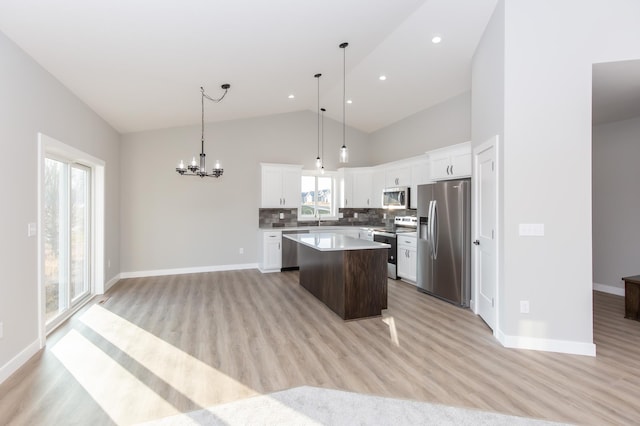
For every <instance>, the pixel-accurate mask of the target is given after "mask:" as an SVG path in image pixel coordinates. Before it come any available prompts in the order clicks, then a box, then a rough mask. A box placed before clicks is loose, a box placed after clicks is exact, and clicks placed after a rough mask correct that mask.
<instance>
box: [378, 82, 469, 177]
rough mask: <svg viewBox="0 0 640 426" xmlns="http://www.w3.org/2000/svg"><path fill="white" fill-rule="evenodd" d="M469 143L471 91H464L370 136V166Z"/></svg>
mask: <svg viewBox="0 0 640 426" xmlns="http://www.w3.org/2000/svg"><path fill="white" fill-rule="evenodd" d="M469 140H471V92H465V93H462V94H460V95H458V96H455V97H453V98H451V99H448V100H446V101H444V102H442V103H441V104H438V105H436V106H434V107H431V108H427V109H425V110H423V111H420V112H418V113H416V114H413V115H412V116H409V117H407V118H405V119H403V120H400V121H398V122H397V123H394V124H392V125H390V126H387V127H385V128H383V129H380V130H378V131H376V132H374V133H372V134H370V135H369V143H370V145H371V163H372V164H371V165H377V164H381V163H387V162H389V161H395V160H401V159H404V158H408V157H413V156H416V155H421V154H424V153H425V152H427V151H430V150H432V149H437V148H442V147H445V146H449V145H454V144H457V143H461V142H467V141H469Z"/></svg>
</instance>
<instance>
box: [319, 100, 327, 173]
mask: <svg viewBox="0 0 640 426" xmlns="http://www.w3.org/2000/svg"><path fill="white" fill-rule="evenodd" d="M320 111H322V114H321V115H322V120H321V121H322V126H320V128H321V133H322V162H321V163H320V166H321V167H320V174H324V112H325V111H326V109H324V108H320Z"/></svg>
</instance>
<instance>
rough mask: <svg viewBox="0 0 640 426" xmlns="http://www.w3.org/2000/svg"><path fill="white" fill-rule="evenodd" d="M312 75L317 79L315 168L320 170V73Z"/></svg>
mask: <svg viewBox="0 0 640 426" xmlns="http://www.w3.org/2000/svg"><path fill="white" fill-rule="evenodd" d="M314 77H315V78H316V79H317V80H318V156H317V157H316V169H318V170H320V168H321V167H322V160H321V159H320V77H322V74H316V75H314Z"/></svg>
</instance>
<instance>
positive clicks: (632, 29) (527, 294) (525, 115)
mask: <svg viewBox="0 0 640 426" xmlns="http://www.w3.org/2000/svg"><path fill="white" fill-rule="evenodd" d="M499 7H501V8H504V11H505V12H504V15H505V18H504V26H505V29H504V40H503V41H501V40H498V41H496V42H493V43H492V44H495V43H497V45H496V46H495V48H496V49H497V50H499V49H500V44H502V43H504V51H505V56H504V137H503V144H504V147H503V166H504V167H503V169H502V170H503V175H502V179H501V182H500V184H501V185H502V188H503V189H504V191H503V203H504V205H503V209H502V211H501V213H502V214H503V216H504V223H503V225H502V228H501V230H500V231H501V233H503V235H504V244H503V247H502V249H503V250H504V258H503V259H502V265H501V268H502V271H503V281H502V282H501V285H500V289H499V292H500V300H501V302H500V303H501V317H500V318H501V319H500V324H499V326H500V328H501V332H502V333H503V334H504V335H505V336H507V339H508V338H510V337H513V340H511V341H512V342H516V343H518V344H523V345H525V346H526V345H528V344H531V343H533V345H536V342H540V341H543V342H547V343H548V344H551V345H554V343H553V342H563V344H564V345H565V348H566V347H567V346H566V345H568V346H571V344H573V343H575V346H574V347H573V348H572V349H575V350H578V351H580V350H585V351H588V350H589V349H588V348H589V347H592V342H593V333H592V324H593V321H592V272H591V271H592V267H591V266H592V254H591V242H592V236H591V229H592V228H591V83H592V80H591V69H592V64H593V63H594V62H600V61H612V60H622V59H633V58H640V45H639V44H638V43H637V40H638V39H640V27H638V25H637V19H636V18H637V16H640V3H638V2H630V1H624V0H616V1H606V2H605V1H600V0H598V1H590V2H582V1H577V0H571V1H564V2H557V1H551V0H542V1H540V0H523V1H518V2H509V1H506V2H505V1H504V0H502V1H501V2H500V6H499ZM550 11H553V13H550ZM541 28H542V29H544V30H543V31H541V30H540V29H541ZM602 34H606V35H607V36H606V37H602ZM612 34H615V37H614V36H613V35H612ZM497 60H500V59H499V58H498V59H497ZM477 72H479V70H478V69H474V74H475V73H477ZM474 96H475V94H474ZM488 103H489V101H488V100H486V101H485V102H484V104H485V105H487V104H488ZM494 108H495V107H494ZM497 108H499V106H498V107H497ZM476 113H480V111H476V108H475V105H474V110H473V111H472V114H473V115H475V114H476ZM494 127H495V132H496V133H499V130H500V129H499V123H497V124H495V125H494ZM474 131H475V129H474ZM479 132H480V130H479ZM474 138H475V135H474ZM479 142H481V141H476V140H474V143H479ZM558 182H571V185H570V187H567V185H558ZM520 223H543V224H545V236H544V237H541V238H540V237H537V238H532V237H520V236H519V235H518V224H520ZM521 300H528V301H530V313H529V314H520V312H519V301H521Z"/></svg>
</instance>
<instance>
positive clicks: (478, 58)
mask: <svg viewBox="0 0 640 426" xmlns="http://www.w3.org/2000/svg"><path fill="white" fill-rule="evenodd" d="M504 31H505V24H504V3H503V2H499V3H498V4H497V6H496V9H495V10H494V12H493V15H492V16H491V19H490V21H489V23H488V24H487V28H486V29H485V32H484V34H483V36H482V39H481V40H480V43H479V44H478V47H477V48H476V52H475V54H474V57H473V62H472V67H471V70H472V72H471V90H472V92H473V97H472V103H471V109H472V111H473V114H472V120H471V131H472V139H473V140H472V145H473V147H476V146H478V145H480V144H482V143H484V142H486V141H487V140H488V139H489V138H491V137H493V136H495V135H498V140H499V145H498V151H497V152H496V156H497V162H498V164H500V165H502V161H501V158H503V156H504V143H502V139H503V138H504V113H505V111H504V61H505V59H504V37H505V34H504ZM498 170H499V171H501V169H500V168H498ZM498 185H499V188H498V192H499V193H500V194H502V193H504V180H502V181H499V182H498ZM503 200H504V197H499V198H498V203H499V206H498V218H497V219H498V223H497V227H498V241H497V243H498V244H497V247H498V250H499V252H498V256H499V260H498V264H499V265H500V266H499V268H498V271H497V272H498V274H497V277H498V283H499V284H498V286H497V288H496V291H499V290H500V289H502V288H504V286H503V285H502V284H501V283H502V282H503V273H504V271H503V267H504V260H503V259H504V250H503V249H502V248H503V247H504V233H503V232H502V230H503V229H504V203H503ZM496 296H497V300H498V309H499V311H498V312H497V314H498V315H496V320H497V321H498V322H497V324H496V326H497V327H498V328H499V327H500V322H499V321H500V318H501V317H502V316H503V305H502V304H501V303H500V298H501V297H502V296H501V295H500V294H496ZM474 297H475V296H474Z"/></svg>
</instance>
